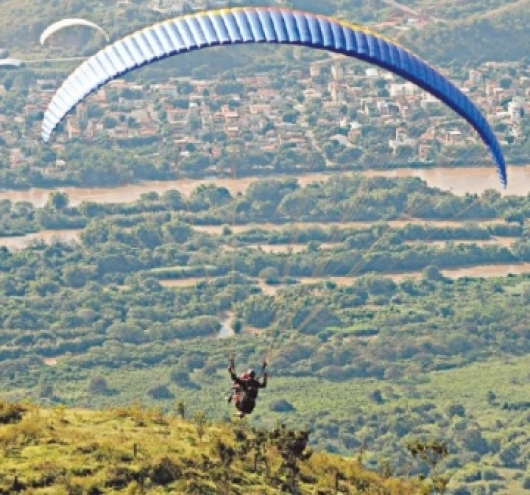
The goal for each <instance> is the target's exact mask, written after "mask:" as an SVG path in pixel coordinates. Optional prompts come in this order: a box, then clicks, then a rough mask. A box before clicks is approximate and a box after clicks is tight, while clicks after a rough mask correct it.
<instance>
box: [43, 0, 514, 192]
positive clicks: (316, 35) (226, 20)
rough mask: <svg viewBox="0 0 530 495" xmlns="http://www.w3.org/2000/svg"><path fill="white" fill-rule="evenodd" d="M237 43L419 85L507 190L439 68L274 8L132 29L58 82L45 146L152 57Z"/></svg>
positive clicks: (490, 138) (331, 22) (326, 22)
mask: <svg viewBox="0 0 530 495" xmlns="http://www.w3.org/2000/svg"><path fill="white" fill-rule="evenodd" d="M241 43H281V44H292V45H301V46H306V47H309V48H317V49H320V50H327V51H330V52H335V53H339V54H342V55H346V56H348V57H354V58H357V59H360V60H363V61H365V62H369V63H372V64H375V65H378V66H380V67H383V68H384V69H387V70H389V71H391V72H394V73H395V74H398V75H400V76H402V77H404V78H405V79H408V80H409V81H411V82H413V83H414V84H417V85H418V86H419V87H421V88H423V89H424V90H426V91H428V92H429V93H431V94H432V95H433V96H435V97H437V98H439V99H440V100H441V101H443V102H444V103H445V104H446V105H448V106H449V107H450V108H452V109H453V110H454V111H455V112H457V113H458V114H459V115H460V116H462V117H463V118H464V119H466V120H467V121H468V122H469V123H470V124H471V125H472V126H473V127H474V129H475V130H476V131H477V132H478V134H479V135H480V137H481V138H482V140H483V141H484V143H485V144H486V146H488V149H489V151H490V153H491V155H492V157H493V160H494V161H495V164H496V166H497V173H498V175H499V179H500V181H501V184H502V185H503V186H504V187H506V182H507V177H506V165H505V162H504V156H503V154H502V151H501V148H500V145H499V142H498V141H497V138H496V137H495V134H494V133H493V130H492V129H491V127H490V125H489V124H488V122H487V120H486V118H485V117H484V115H483V114H482V113H481V112H480V110H479V109H478V108H477V106H476V105H475V104H474V103H473V102H472V101H471V100H470V99H469V98H468V97H467V96H466V95H465V94H464V93H463V92H462V91H460V90H459V89H458V88H457V87H456V86H455V85H454V84H453V83H451V82H450V81H449V80H448V79H447V78H446V77H444V76H443V75H442V74H440V72H438V71H437V70H436V69H434V68H433V67H431V66H430V65H428V64H427V63H426V62H424V61H423V60H421V59H420V58H418V57H417V56H415V55H413V54H412V53H411V52H409V51H408V50H406V49H404V48H402V47H401V46H399V45H397V44H395V43H393V42H391V41H389V40H388V39H386V38H383V37H382V36H379V35H376V34H374V33H373V32H371V31H369V30H367V29H366V28H363V27H360V26H355V25H352V24H349V23H346V22H343V21H339V20H337V19H332V18H329V17H325V16H321V15H315V14H312V13H309V12H300V11H294V10H290V9H278V8H272V7H241V8H229V9H222V10H212V11H207V12H200V13H198V14H191V15H186V16H181V17H177V18H175V19H170V20H167V21H164V22H160V23H157V24H154V25H152V26H149V27H146V28H144V29H142V30H140V31H136V32H135V33H133V34H130V35H128V36H126V37H124V38H122V39H120V40H118V41H116V42H114V43H112V44H110V45H108V46H107V47H105V48H104V49H102V50H100V51H99V52H98V53H97V54H95V55H94V56H92V57H90V58H89V59H87V60H86V61H85V62H83V63H82V64H81V65H80V66H79V67H78V68H77V69H76V70H75V71H74V72H73V73H72V74H71V75H70V76H69V77H68V78H67V79H66V81H65V82H64V83H63V84H62V85H61V87H60V88H59V90H58V91H57V92H56V94H55V95H54V96H53V99H52V101H51V102H50V104H49V106H48V109H47V110H46V114H45V116H44V120H43V123H42V133H41V136H42V139H43V140H44V141H45V142H48V140H49V139H50V137H51V134H52V132H53V130H54V129H55V127H56V126H57V124H59V122H60V121H61V120H62V119H63V118H64V117H65V115H66V114H67V113H68V112H69V111H70V110H71V109H72V108H73V107H74V106H75V105H77V103H79V102H80V101H81V100H82V99H83V98H84V97H85V96H87V95H88V94H90V93H92V92H93V91H95V90H96V89H98V88H99V87H101V86H103V85H104V84H105V83H106V82H108V81H110V80H112V79H115V78H117V77H119V76H120V75H122V74H126V73H128V72H130V71H132V70H135V69H137V68H139V67H142V66H144V65H146V64H150V63H153V62H156V61H157V60H161V59H165V58H167V57H171V56H175V55H178V54H180V53H186V52H190V51H193V50H199V49H203V48H208V47H212V46H219V45H227V44H232V45H233V44H241Z"/></svg>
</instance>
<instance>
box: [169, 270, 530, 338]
mask: <svg viewBox="0 0 530 495" xmlns="http://www.w3.org/2000/svg"><path fill="white" fill-rule="evenodd" d="M440 271H441V273H442V275H443V276H444V277H447V278H452V279H454V280H456V279H459V278H463V277H484V278H489V277H506V276H507V275H522V274H525V273H529V274H530V263H518V264H513V263H512V264H499V265H476V266H470V267H464V268H451V269H449V270H440ZM380 275H382V276H384V277H388V278H390V279H392V280H393V281H394V282H397V283H399V282H401V281H402V280H405V279H407V278H413V279H418V278H420V277H421V275H422V272H404V273H381V274H380ZM296 278H297V280H298V281H299V282H300V283H302V284H314V283H317V282H325V281H330V282H334V283H336V284H337V285H349V284H352V283H353V282H354V281H355V280H356V279H357V278H358V277H296ZM203 280H204V279H201V278H194V279H185V280H161V281H160V285H162V286H164V287H186V286H188V287H189V286H193V285H195V284H196V283H198V282H201V281H203ZM255 281H256V284H257V285H258V286H259V287H260V288H261V290H262V291H263V292H264V293H265V294H267V295H271V296H273V295H275V294H276V293H277V292H278V291H279V290H280V289H282V288H284V287H286V285H283V284H274V285H269V284H266V283H265V282H264V281H263V280H262V279H255ZM289 287H293V286H292V285H289ZM231 316H232V315H228V316H225V317H224V318H223V320H222V322H221V323H222V325H223V328H222V329H221V331H220V333H219V335H220V336H222V337H227V336H229V335H231V332H233V330H232V329H231V328H230V321H231Z"/></svg>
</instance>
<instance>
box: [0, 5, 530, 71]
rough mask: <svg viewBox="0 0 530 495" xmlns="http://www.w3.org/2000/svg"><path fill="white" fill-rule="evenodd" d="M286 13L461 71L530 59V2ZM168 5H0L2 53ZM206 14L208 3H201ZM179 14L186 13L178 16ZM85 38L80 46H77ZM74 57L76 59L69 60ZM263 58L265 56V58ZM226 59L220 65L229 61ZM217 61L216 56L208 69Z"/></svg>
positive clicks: (87, 42)
mask: <svg viewBox="0 0 530 495" xmlns="http://www.w3.org/2000/svg"><path fill="white" fill-rule="evenodd" d="M282 4H283V5H285V6H290V7H294V8H298V9H303V10H309V11H313V12H317V13H321V14H328V15H334V16H338V17H340V18H345V19H348V20H351V21H353V22H358V23H362V24H367V25H372V26H375V29H376V30H378V31H385V32H387V34H389V35H391V36H394V37H397V38H398V39H399V40H400V41H401V42H402V43H403V44H405V45H406V46H408V47H409V48H411V49H412V50H414V51H416V52H418V53H419V54H420V55H422V56H423V57H425V58H426V59H427V60H429V61H431V62H433V63H436V64H447V63H448V62H451V61H457V62H458V63H461V64H474V63H477V62H483V61H485V60H504V61H506V60H513V61H516V60H518V59H520V58H521V57H525V56H527V54H528V53H529V52H530V35H529V34H530V27H529V26H530V22H529V20H530V19H529V17H530V2H529V1H528V0H517V1H506V0H491V1H488V2H482V1H466V2H453V1H449V0H447V1H441V2H431V1H423V0H416V1H406V0H404V1H402V2H399V3H396V2H393V1H391V0H373V1H371V2H362V1H360V0H357V1H354V2H344V1H331V0H328V1H325V2H323V1H321V0H319V1H318V2H317V1H303V2H302V1H300V0H293V1H289V2H288V1H285V2H282ZM158 5H162V6H163V5H164V2H155V1H147V0H136V1H131V2H129V4H126V5H122V4H120V5H119V4H118V2H117V1H115V0H107V1H105V2H99V1H95V0H87V1H80V0H79V1H70V0H55V1H51V2H50V1H46V0H36V1H30V0H5V1H4V2H2V14H1V18H0V25H1V26H2V30H1V33H0V46H4V47H7V48H8V49H10V50H11V51H12V52H13V53H15V54H18V55H27V54H28V52H30V53H32V52H33V53H35V54H41V53H47V51H46V50H47V49H44V50H43V49H42V48H41V47H40V45H39V42H38V39H39V36H40V34H41V33H42V31H43V30H44V28H45V27H46V26H48V25H49V24H50V23H52V22H54V21H56V20H59V19H61V18H65V17H82V18H87V19H90V20H92V21H94V22H96V23H98V24H100V25H101V26H102V27H104V28H105V29H106V30H107V32H108V33H109V34H110V36H111V39H115V38H116V37H119V36H122V35H124V34H126V33H129V32H131V31H133V30H135V29H137V28H139V27H141V26H144V25H146V24H149V23H152V22H155V21H157V20H161V19H165V18H167V17H171V16H174V15H178V13H179V10H168V9H164V8H159V7H158ZM184 5H185V6H184V10H183V11H184V12H187V11H190V7H189V5H194V6H195V8H198V9H200V8H201V7H202V6H203V4H202V3H200V2H198V3H193V2H190V3H189V4H186V2H184ZM228 5H277V2H272V1H271V0H263V1H261V2H259V1H255V0H252V1H250V0H249V1H246V2H242V1H240V0H235V1H233V2H229V3H228V4H227V6H228ZM204 6H206V2H205V3H204ZM181 11H182V10H181ZM423 15H425V16H427V19H428V22H427V25H426V26H425V27H420V28H418V27H417V26H412V27H409V26H408V24H407V19H414V18H416V17H422V16H423ZM396 17H401V18H402V21H403V22H402V23H401V25H400V26H399V27H398V28H392V27H388V26H387V25H386V24H385V23H386V21H388V20H389V19H392V18H396ZM60 36H64V37H65V38H64V39H65V40H68V41H69V42H68V43H65V45H66V46H68V47H69V48H70V49H72V43H70V42H71V41H72V40H73V39H74V36H75V37H77V39H76V43H74V46H75V45H77V43H79V44H78V45H77V46H78V47H79V51H78V54H79V53H82V54H89V53H93V52H94V51H95V50H96V49H97V48H98V47H100V46H101V43H102V41H101V39H98V37H97V36H93V33H90V32H88V33H87V32H83V34H80V32H79V31H78V32H77V33H76V34H75V35H70V38H68V36H69V35H68V34H61V35H60ZM79 36H81V41H79ZM70 53H71V52H70ZM262 53H266V52H262ZM228 56H229V54H228V53H227V52H223V57H228ZM213 58H215V57H212V56H211V55H210V56H209V57H208V59H207V60H208V61H211V60H212V59H213ZM238 59H239V57H234V58H233V60H231V59H229V60H230V62H231V63H233V64H238V65H240V64H245V63H251V60H252V57H249V58H248V59H247V58H246V57H245V58H244V60H243V61H241V60H238Z"/></svg>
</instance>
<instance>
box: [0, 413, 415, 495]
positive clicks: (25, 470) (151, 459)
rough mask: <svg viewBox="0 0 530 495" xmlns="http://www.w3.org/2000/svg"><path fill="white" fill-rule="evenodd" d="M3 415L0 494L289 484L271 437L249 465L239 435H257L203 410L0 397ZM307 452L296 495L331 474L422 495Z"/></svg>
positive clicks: (266, 488)
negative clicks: (166, 411) (74, 406)
mask: <svg viewBox="0 0 530 495" xmlns="http://www.w3.org/2000/svg"><path fill="white" fill-rule="evenodd" d="M0 422H1V423H3V425H2V427H1V428H0V446H1V448H2V449H3V451H4V454H5V455H4V456H3V457H2V460H1V461H0V480H1V481H0V490H1V492H2V493H14V492H22V493H33V494H37V493H39V494H40V493H42V494H45V493H49V494H51V493H53V494H57V495H59V494H63V493H64V494H66V493H68V494H76V493H92V494H95V493H130V494H132V493H153V494H156V493H168V492H171V493H205V494H207V493H211V494H214V493H231V494H249V495H250V494H264V495H266V494H273V493H279V491H280V490H282V489H284V488H285V485H286V483H288V477H286V475H284V474H281V472H282V470H281V466H280V464H281V459H282V457H281V454H280V453H279V452H278V450H277V448H276V447H275V445H276V444H274V443H273V442H272V441H271V440H270V441H268V442H266V443H265V444H264V445H265V447H264V448H265V451H264V452H265V454H264V457H263V459H261V460H260V462H258V463H257V464H256V465H255V464H254V459H253V455H252V452H250V453H247V454H244V453H242V450H241V449H244V445H248V444H245V442H246V440H245V439H252V438H255V437H254V436H253V435H254V434H255V432H253V431H251V430H250V429H248V428H246V427H245V426H244V423H240V424H239V425H238V426H236V427H234V426H232V425H231V424H216V425H211V424H208V422H207V420H206V418H205V416H203V415H200V414H199V415H196V417H195V418H194V420H193V421H187V420H185V419H180V418H179V419H177V418H175V417H173V416H165V415H163V414H162V413H161V412H160V411H159V410H154V409H151V410H149V409H142V408H140V407H139V406H138V405H133V406H130V407H126V408H120V409H114V410H106V411H86V410H69V409H65V408H64V407H62V406H59V407H57V408H55V409H42V408H37V407H35V406H32V405H10V404H7V403H1V404H0ZM278 431H285V430H276V432H278ZM269 433H273V432H269ZM265 434H267V433H266V432H265ZM305 452H306V453H307V451H305ZM306 457H308V459H307V460H301V461H300V463H299V466H300V475H299V478H300V480H299V493H320V494H322V495H324V494H331V493H335V492H336V482H337V478H338V476H337V475H336V473H340V475H341V476H340V478H341V480H340V481H339V485H340V486H339V488H340V490H341V491H342V492H343V493H357V490H358V489H360V488H361V487H362V489H363V491H362V493H365V494H375V493H383V491H382V490H384V493H385V494H388V495H393V494H403V495H404V494H407V495H413V494H419V493H422V485H421V484H419V483H416V482H412V481H402V480H398V479H395V478H391V477H380V476H378V475H376V474H374V473H369V472H367V471H365V470H364V469H362V468H361V467H359V465H358V463H357V462H356V461H353V460H346V459H342V458H340V457H338V456H333V455H328V454H320V453H314V454H310V455H309V454H308V455H307V456H306ZM267 472H268V473H267ZM423 489H424V488H423Z"/></svg>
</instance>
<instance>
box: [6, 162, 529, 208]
mask: <svg viewBox="0 0 530 495" xmlns="http://www.w3.org/2000/svg"><path fill="white" fill-rule="evenodd" d="M352 174H353V173H350V172H345V173H344V174H343V175H345V176H348V175H352ZM332 175H334V174H325V173H314V174H306V175H302V176H299V177H296V176H285V177H289V178H295V177H296V178H297V179H298V182H299V183H300V184H301V185H307V184H309V183H311V182H315V181H325V180H327V179H328V178H329V177H331V176H332ZM335 175H336V173H335ZM363 175H365V176H367V177H375V176H385V177H419V178H421V179H423V180H425V181H426V182H427V184H429V186H432V187H438V188H440V189H444V190H447V191H452V192H453V193H454V194H458V195H463V194H466V193H471V194H475V193H476V194H481V193H483V192H484V191H485V190H487V189H495V190H497V191H499V192H501V194H515V195H523V196H526V195H527V194H528V193H530V165H525V166H518V167H510V168H509V170H508V187H507V189H506V190H505V191H501V189H500V185H499V179H498V177H497V173H496V172H495V168H494V166H493V165H491V166H484V167H477V168H471V167H462V168H432V169H410V168H402V169H397V170H380V171H379V170H369V171H366V172H363ZM261 179H263V178H262V177H245V178H242V179H227V178H223V179H217V178H211V179H181V180H177V181H148V182H143V183H141V184H133V185H127V186H119V187H111V188H83V187H63V188H58V189H56V190H57V191H63V192H65V193H67V194H68V197H69V198H70V204H71V205H74V206H75V205H78V204H79V203H82V202H83V201H93V202H95V203H128V202H131V201H135V200H137V199H138V198H140V196H141V195H142V194H145V193H148V192H153V191H156V192H158V193H159V194H163V193H164V192H166V191H169V190H172V189H174V190H177V191H180V192H181V193H182V194H184V195H189V194H190V193H191V192H192V191H193V190H194V189H195V188H196V187H198V186H200V185H201V184H208V183H212V182H213V183H215V184H216V185H218V186H220V187H223V186H224V187H226V188H227V189H229V190H230V192H231V193H232V194H233V195H234V194H237V193H238V192H245V191H246V190H247V188H248V186H249V185H250V184H252V183H253V182H256V181H257V180H261ZM50 192H51V190H49V189H37V188H33V189H28V190H24V191H0V199H9V200H11V201H13V202H16V201H27V202H30V203H33V204H34V205H35V206H38V207H41V206H44V205H45V204H46V201H47V200H48V196H49V194H50Z"/></svg>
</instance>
